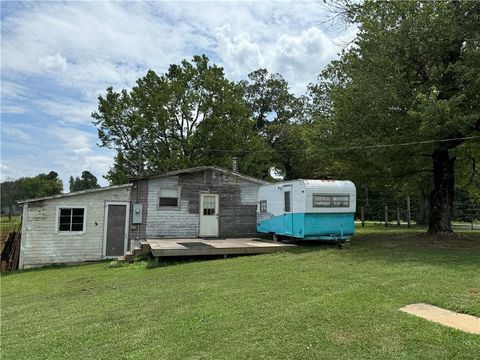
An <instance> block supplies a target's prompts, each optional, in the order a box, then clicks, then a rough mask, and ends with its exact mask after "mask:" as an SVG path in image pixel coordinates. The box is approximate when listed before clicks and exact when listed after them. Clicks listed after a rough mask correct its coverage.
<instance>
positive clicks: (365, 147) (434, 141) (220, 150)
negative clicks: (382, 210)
mask: <svg viewBox="0 0 480 360" xmlns="http://www.w3.org/2000/svg"><path fill="white" fill-rule="evenodd" d="M474 139H480V136H465V137H456V138H448V139H433V140H424V141H410V142H405V143H396V144H374V145H358V146H345V147H344V146H340V147H328V148H319V149H315V150H316V151H332V150H360V149H374V148H387V147H396V146H411V145H425V144H434V143H444V142H451V141H459V140H462V141H467V140H474ZM271 150H274V149H266V150H247V149H243V150H242V149H193V151H206V152H207V151H209V152H266V151H271ZM307 150H308V149H291V150H281V151H278V150H276V152H293V151H300V152H303V151H307Z"/></svg>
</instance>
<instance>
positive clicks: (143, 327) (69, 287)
mask: <svg viewBox="0 0 480 360" xmlns="http://www.w3.org/2000/svg"><path fill="white" fill-rule="evenodd" d="M419 231H420V230H409V231H407V230H405V229H402V230H397V229H395V228H394V227H391V228H388V229H384V228H381V227H374V226H370V227H367V228H365V229H360V230H359V231H358V235H357V236H355V238H354V239H353V240H352V246H351V248H350V249H348V250H337V249H336V248H334V247H332V246H325V245H321V246H320V245H309V246H302V247H299V248H297V249H295V250H293V251H291V252H285V253H277V254H268V255H259V256H250V257H237V258H231V259H221V260H210V261H191V262H183V263H177V264H170V265H167V264H165V266H162V267H158V268H148V267H147V266H145V263H134V264H131V265H125V266H120V267H112V266H109V263H108V262H104V263H98V264H94V265H85V266H76V267H63V268H61V267H59V268H49V269H42V270H34V271H25V272H21V273H16V274H11V275H6V276H3V277H2V279H1V280H2V283H1V286H2V289H1V290H2V291H1V300H2V302H1V311H2V314H1V315H2V319H1V330H2V331H1V341H2V343H1V350H2V358H5V359H8V358H14V359H37V358H38V359H40V358H42V359H47V358H48V359H52V358H71V359H76V358H83V359H85V358H102V359H113V358H124V359H151V358H160V359H173V358H193V359H209V358H215V359H232V358H239V359H252V358H254V359H261V358H263V359H268V358H282V359H454V358H455V359H478V356H479V354H480V336H478V335H472V334H467V333H463V332H461V331H457V330H454V329H451V328H447V327H444V326H441V325H438V324H435V323H431V322H428V321H426V320H423V319H420V318H416V317H414V316H412V315H408V314H405V313H403V312H400V311H399V310H398V309H399V308H400V307H402V306H404V305H406V304H411V303H416V302H426V303H429V304H433V305H437V306H440V307H443V308H447V309H451V310H455V311H459V312H462V313H467V314H472V315H476V316H480V233H479V232H478V231H477V233H473V232H466V233H464V234H466V236H468V237H469V239H465V238H463V239H462V238H461V239H458V238H449V239H443V238H430V237H426V236H421V235H419V234H420V232H419Z"/></svg>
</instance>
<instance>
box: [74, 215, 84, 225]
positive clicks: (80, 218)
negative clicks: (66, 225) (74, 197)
mask: <svg viewBox="0 0 480 360" xmlns="http://www.w3.org/2000/svg"><path fill="white" fill-rule="evenodd" d="M72 222H73V223H77V224H79V223H83V216H72Z"/></svg>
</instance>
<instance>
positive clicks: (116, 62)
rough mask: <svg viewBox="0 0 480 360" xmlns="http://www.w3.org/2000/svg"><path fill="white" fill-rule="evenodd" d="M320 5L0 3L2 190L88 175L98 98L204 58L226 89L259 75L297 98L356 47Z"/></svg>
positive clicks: (98, 160)
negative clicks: (21, 182)
mask: <svg viewBox="0 0 480 360" xmlns="http://www.w3.org/2000/svg"><path fill="white" fill-rule="evenodd" d="M329 18H331V14H330V13H329V12H328V11H327V9H326V8H325V5H324V4H323V2H322V1H274V2H266V1H256V2H236V1H235V2H234V1H213V2H204V1H192V2H189V1H154V2H126V1H115V2H107V1H65V2H63V1H54V2H47V1H39V2H35V1H23V2H18V1H1V16H0V22H1V162H0V172H1V180H2V181H4V180H6V179H12V178H18V177H22V176H34V175H36V174H38V173H42V172H49V171H51V170H54V171H56V172H58V173H59V175H60V177H61V178H62V180H63V182H64V186H65V191H68V189H67V187H68V178H69V177H70V176H71V175H73V176H80V174H81V172H82V171H83V170H89V171H91V172H92V173H93V174H94V175H96V176H97V177H98V179H99V183H100V184H101V185H108V183H107V181H106V180H105V179H104V178H103V175H104V174H105V173H106V172H107V171H108V169H109V168H110V166H111V165H112V163H113V156H114V152H113V151H112V150H109V149H106V148H101V147H99V146H98V145H97V143H98V138H97V131H96V128H95V126H94V125H93V124H92V118H91V113H92V112H93V111H95V110H96V106H97V97H98V95H99V94H103V93H104V92H105V89H106V88H107V87H109V86H113V88H114V89H115V90H121V89H124V88H125V89H129V88H131V87H132V86H133V85H134V83H135V81H136V80H137V79H138V78H140V77H143V76H144V75H145V74H146V72H147V70H148V69H152V70H154V71H156V72H157V73H164V72H165V71H166V70H167V69H168V66H169V65H170V64H177V63H180V62H181V60H182V59H191V58H192V57H193V56H194V55H197V54H198V55H200V54H205V55H207V56H208V57H209V59H210V60H211V62H213V63H215V64H217V65H219V66H222V67H223V68H224V70H225V74H226V76H227V77H228V78H229V79H230V80H235V81H238V80H241V79H244V78H246V76H247V74H248V73H250V72H252V71H254V70H256V69H258V68H266V69H268V71H269V72H271V73H280V74H281V75H282V76H284V77H285V79H286V80H287V81H288V82H289V84H290V87H291V90H292V91H293V92H295V93H296V94H301V93H303V92H304V91H305V89H306V86H307V85H308V83H310V82H315V81H316V78H317V76H318V74H319V73H320V72H321V70H322V69H323V68H324V67H325V66H326V65H327V64H328V63H329V62H330V61H331V60H332V59H335V58H336V57H338V53H339V52H340V51H341V49H342V48H343V47H345V46H347V44H348V43H349V42H350V41H351V40H352V39H353V38H354V36H355V31H356V29H355V28H352V27H347V26H345V25H344V24H331V23H326V22H325V21H326V20H327V19H329Z"/></svg>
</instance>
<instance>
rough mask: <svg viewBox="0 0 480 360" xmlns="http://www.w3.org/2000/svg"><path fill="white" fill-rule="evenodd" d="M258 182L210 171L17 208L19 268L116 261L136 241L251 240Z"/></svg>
mask: <svg viewBox="0 0 480 360" xmlns="http://www.w3.org/2000/svg"><path fill="white" fill-rule="evenodd" d="M264 184H266V182H265V181H263V180H259V179H256V178H253V177H250V176H246V175H242V174H240V173H238V172H237V171H234V170H232V171H230V170H226V169H222V168H219V167H216V166H201V167H195V168H191V169H183V170H176V171H170V172H167V173H162V174H154V175H148V176H142V177H137V178H134V179H131V181H130V183H129V184H124V185H118V186H110V187H106V188H100V189H91V190H85V191H79V192H74V193H69V194H61V195H55V196H49V197H44V198H38V199H30V200H24V201H21V202H19V203H20V204H22V205H23V224H22V241H21V249H20V259H19V268H20V269H22V268H27V267H34V266H42V265H47V264H53V263H72V262H82V261H95V260H101V259H105V258H113V257H115V258H116V257H118V256H123V255H125V253H126V252H127V251H128V250H133V249H134V248H136V247H138V246H139V244H140V242H141V241H142V240H147V239H165V238H197V237H202V238H205V237H206V238H227V237H248V236H256V234H257V232H256V225H257V222H256V215H257V194H258V189H259V187H260V186H261V185H264Z"/></svg>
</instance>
